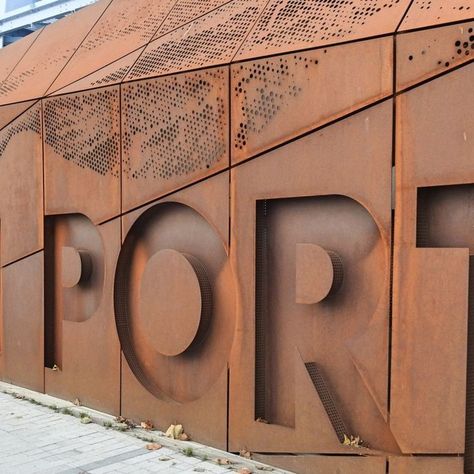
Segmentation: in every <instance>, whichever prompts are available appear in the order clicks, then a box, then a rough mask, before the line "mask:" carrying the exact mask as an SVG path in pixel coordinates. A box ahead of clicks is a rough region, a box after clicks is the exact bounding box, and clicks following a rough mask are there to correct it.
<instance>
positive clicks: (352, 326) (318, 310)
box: [230, 101, 398, 453]
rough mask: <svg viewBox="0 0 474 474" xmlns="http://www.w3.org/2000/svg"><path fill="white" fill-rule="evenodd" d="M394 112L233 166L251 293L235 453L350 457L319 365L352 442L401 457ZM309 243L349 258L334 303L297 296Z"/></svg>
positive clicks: (236, 217)
mask: <svg viewBox="0 0 474 474" xmlns="http://www.w3.org/2000/svg"><path fill="white" fill-rule="evenodd" d="M391 112H392V103H391V101H386V102H384V103H383V104H380V105H378V106H375V107H373V108H371V109H368V110H367V111H365V112H361V113H359V114H356V115H353V116H351V117H350V118H349V119H346V120H345V121H343V122H341V123H338V124H335V125H333V126H332V127H331V128H330V129H326V130H323V131H321V132H317V133H314V134H311V135H309V136H307V137H305V138H302V139H300V140H297V141H295V142H292V143H291V144H289V145H286V146H285V147H283V148H280V149H277V150H275V151H273V152H270V153H269V154H267V155H263V156H262V157H260V158H258V159H256V160H253V161H250V162H247V163H245V164H242V165H240V166H238V167H236V168H234V169H233V170H232V201H231V202H232V209H233V214H232V220H231V223H232V229H233V231H232V233H233V235H234V236H236V238H235V239H233V241H232V242H233V245H232V246H231V254H232V262H233V266H234V268H235V269H236V273H237V279H238V283H239V290H240V292H239V296H240V298H239V304H238V322H239V323H238V324H239V331H238V339H237V340H236V342H235V344H234V346H235V353H234V354H233V357H232V361H231V399H232V400H233V403H232V404H231V406H230V448H231V450H237V451H238V450H239V449H242V448H243V447H246V449H249V450H250V451H257V452H258V451H260V452H276V451H278V450H280V449H281V447H282V446H285V448H284V449H286V450H288V451H289V452H295V453H297V452H305V453H308V452H320V453H341V452H344V451H345V447H344V446H342V445H341V443H340V440H339V439H338V436H336V431H335V430H334V428H333V426H332V425H334V421H335V418H334V416H335V413H333V411H334V410H332V409H331V410H330V411H326V410H325V409H324V408H323V407H325V406H326V405H325V401H324V400H321V399H320V398H319V397H318V392H319V394H320V395H321V394H322V393H323V392H321V391H320V390H318V386H317V383H315V381H314V380H311V378H310V375H311V373H310V372H308V371H307V368H306V367H305V363H309V362H313V363H315V364H316V365H317V366H318V367H319V369H320V371H321V372H322V374H323V375H324V378H325V379H326V382H327V385H328V387H329V391H330V392H332V393H331V394H330V395H331V396H332V398H333V399H334V401H335V403H336V405H338V406H337V408H338V409H339V410H340V416H341V417H342V419H343V420H344V421H345V424H346V425H347V426H348V428H349V429H350V432H349V433H345V434H346V435H347V436H349V435H354V436H355V435H359V436H361V438H362V439H363V440H364V441H365V442H366V445H367V446H368V447H370V448H373V449H385V450H387V451H393V452H397V450H398V448H397V444H396V442H395V440H394V439H393V436H392V435H391V433H390V430H389V428H388V422H387V384H388V373H387V357H388V304H389V275H390V225H391V207H390V186H391V184H390V181H391V146H392V143H391V132H392V130H391ZM370 176H377V180H376V181H375V180H372V179H371V178H370ZM346 226H347V228H346ZM254 229H256V230H254ZM336 229H337V230H336ZM255 232H256V235H255V237H254V233H255ZM299 243H306V244H309V243H311V244H315V245H320V246H322V247H323V248H325V249H327V250H332V251H333V252H336V253H337V254H338V255H339V256H340V258H341V260H342V265H343V271H344V277H343V283H342V286H341V288H340V289H339V291H338V292H336V293H335V294H334V295H333V296H330V297H329V298H328V299H327V301H323V302H321V303H319V304H312V305H308V304H299V303H297V302H296V301H295V250H296V245H297V244H299ZM296 271H298V270H296ZM313 383H315V385H314V386H313ZM244 386H245V387H248V389H247V390H245V391H242V387H244ZM328 406H329V405H328ZM267 422H268V423H267ZM331 423H332V425H331ZM315 427H317V429H316V428H315ZM315 430H316V431H315Z"/></svg>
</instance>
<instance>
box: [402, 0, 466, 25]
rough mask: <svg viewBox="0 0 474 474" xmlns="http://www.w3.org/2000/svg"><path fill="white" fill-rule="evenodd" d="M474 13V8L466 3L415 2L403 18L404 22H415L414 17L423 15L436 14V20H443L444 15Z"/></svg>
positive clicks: (432, 0)
mask: <svg viewBox="0 0 474 474" xmlns="http://www.w3.org/2000/svg"><path fill="white" fill-rule="evenodd" d="M470 12H474V7H472V4H471V5H470V4H469V2H468V1H462V2H459V1H453V0H451V1H449V2H446V1H439V0H415V2H414V3H413V5H412V6H411V7H410V10H408V13H407V15H406V17H405V22H407V21H409V20H416V17H417V16H419V15H423V14H429V15H432V14H433V13H435V14H436V13H437V17H436V19H437V20H441V19H443V16H445V15H452V14H453V13H460V14H462V13H466V14H469V13H470Z"/></svg>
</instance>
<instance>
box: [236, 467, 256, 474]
mask: <svg viewBox="0 0 474 474" xmlns="http://www.w3.org/2000/svg"><path fill="white" fill-rule="evenodd" d="M237 473H238V474H252V471H251V470H250V469H247V468H246V467H242V468H240V469H239V470H238V471H237Z"/></svg>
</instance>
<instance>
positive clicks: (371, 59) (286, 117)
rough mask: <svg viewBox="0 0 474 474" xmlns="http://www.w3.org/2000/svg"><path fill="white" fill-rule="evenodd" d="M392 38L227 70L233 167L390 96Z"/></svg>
mask: <svg viewBox="0 0 474 474" xmlns="http://www.w3.org/2000/svg"><path fill="white" fill-rule="evenodd" d="M392 50H393V40H392V38H380V39H376V40H372V41H364V42H358V43H352V44H347V45H341V46H334V47H331V48H327V49H324V50H323V49H318V50H314V51H308V52H303V53H292V54H288V55H284V56H275V57H271V58H266V59H260V60H257V61H249V62H243V63H240V64H233V65H232V66H231V77H232V82H231V98H232V162H233V163H236V162H238V161H241V160H243V159H245V158H248V157H250V156H253V155H255V154H258V153H261V152H262V151H264V150H265V149H268V148H271V147H272V146H275V145H277V144H279V143H281V142H283V141H285V140H288V139H291V138H293V137H294V136H297V135H300V134H302V133H304V132H307V131H310V130H311V129H313V128H316V127H318V126H321V125H323V124H324V123H327V122H329V121H331V120H334V119H336V118H337V117H340V116H342V115H344V114H347V113H350V112H352V111H354V110H357V109H358V108H361V107H363V106H365V105H367V104H370V103H371V102H374V101H376V100H379V99H381V98H383V97H386V96H388V95H389V94H391V91H392V81H393V76H392V75H393V71H392V63H393V58H392V56H393V55H392Z"/></svg>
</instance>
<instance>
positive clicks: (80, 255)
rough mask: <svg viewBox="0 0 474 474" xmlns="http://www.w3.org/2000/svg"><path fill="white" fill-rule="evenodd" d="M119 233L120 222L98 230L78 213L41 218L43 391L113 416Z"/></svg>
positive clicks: (117, 376)
mask: <svg viewBox="0 0 474 474" xmlns="http://www.w3.org/2000/svg"><path fill="white" fill-rule="evenodd" d="M120 235H121V226H120V219H115V220H112V221H110V222H107V223H106V224H103V225H100V226H95V225H94V224H93V223H92V222H91V221H90V220H89V219H88V218H87V217H86V216H84V215H82V214H65V215H61V216H54V217H49V218H47V220H46V241H45V259H46V265H47V269H48V272H46V273H45V295H46V296H45V326H46V334H47V337H46V340H45V355H46V361H45V362H46V369H45V370H46V373H45V391H46V393H48V394H50V395H54V396H57V397H60V398H63V399H66V400H75V399H76V398H77V399H79V400H80V402H81V403H82V404H84V405H86V406H89V407H92V408H95V409H98V410H102V411H106V412H107V413H113V414H115V415H118V414H119V411H120V345H119V341H118V337H117V332H116V329H115V319H114V310H113V285H114V269H115V265H116V262H117V258H118V254H119V252H120V246H121V240H120ZM54 366H56V367H55V370H52V368H53V367H54Z"/></svg>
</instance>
